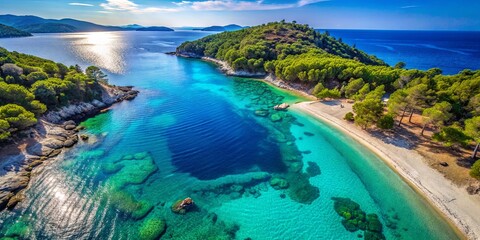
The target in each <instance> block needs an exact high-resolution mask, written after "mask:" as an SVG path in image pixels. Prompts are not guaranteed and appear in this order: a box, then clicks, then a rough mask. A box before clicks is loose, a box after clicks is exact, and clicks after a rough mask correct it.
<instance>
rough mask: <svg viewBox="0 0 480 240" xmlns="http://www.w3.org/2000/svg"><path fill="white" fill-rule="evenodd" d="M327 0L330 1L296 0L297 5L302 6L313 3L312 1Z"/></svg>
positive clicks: (317, 0)
mask: <svg viewBox="0 0 480 240" xmlns="http://www.w3.org/2000/svg"><path fill="white" fill-rule="evenodd" d="M328 1H330V0H300V1H298V3H297V5H298V6H299V7H303V6H306V5H310V4H314V3H319V2H328Z"/></svg>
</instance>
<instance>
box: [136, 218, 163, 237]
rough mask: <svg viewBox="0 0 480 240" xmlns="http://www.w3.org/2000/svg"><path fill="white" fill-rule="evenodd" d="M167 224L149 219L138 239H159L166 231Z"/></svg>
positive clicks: (142, 226) (144, 223)
mask: <svg viewBox="0 0 480 240" xmlns="http://www.w3.org/2000/svg"><path fill="white" fill-rule="evenodd" d="M166 229H167V224H166V223H165V221H164V220H161V219H155V218H149V219H147V220H146V221H144V222H143V224H142V225H141V226H140V228H139V232H138V238H139V239H140V240H156V239H159V238H160V237H161V236H162V235H163V234H164V233H165V231H166Z"/></svg>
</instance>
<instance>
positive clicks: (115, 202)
mask: <svg viewBox="0 0 480 240" xmlns="http://www.w3.org/2000/svg"><path fill="white" fill-rule="evenodd" d="M108 197H109V200H110V204H111V205H112V206H113V207H114V208H115V209H117V210H118V211H119V212H120V213H122V214H124V215H125V216H128V217H131V218H132V219H134V220H139V219H142V218H144V217H145V216H146V215H147V214H148V213H149V212H150V211H151V210H152V209H153V206H152V205H151V204H150V203H148V202H146V201H138V200H137V199H135V197H134V196H133V195H132V194H130V193H128V192H126V191H123V190H115V189H112V190H111V191H109V193H108Z"/></svg>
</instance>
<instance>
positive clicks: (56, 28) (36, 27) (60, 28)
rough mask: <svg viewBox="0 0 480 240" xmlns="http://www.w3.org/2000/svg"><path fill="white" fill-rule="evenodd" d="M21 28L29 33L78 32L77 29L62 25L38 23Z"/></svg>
mask: <svg viewBox="0 0 480 240" xmlns="http://www.w3.org/2000/svg"><path fill="white" fill-rule="evenodd" d="M21 28H22V30H23V31H26V32H29V33H69V32H76V31H77V28H76V27H74V26H72V25H68V24H61V23H38V24H31V25H27V26H22V27H21Z"/></svg>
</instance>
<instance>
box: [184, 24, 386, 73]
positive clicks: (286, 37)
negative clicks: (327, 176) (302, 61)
mask: <svg viewBox="0 0 480 240" xmlns="http://www.w3.org/2000/svg"><path fill="white" fill-rule="evenodd" d="M312 49H319V50H321V51H323V52H325V53H330V54H333V55H337V56H341V57H343V58H348V59H355V60H357V61H359V62H362V63H366V64H372V65H386V64H385V63H384V62H383V61H381V60H379V59H378V58H376V57H374V56H370V55H368V54H366V53H364V52H362V51H360V50H358V49H356V48H353V47H351V46H349V45H347V44H345V43H342V42H341V41H338V40H336V39H335V38H333V37H331V36H329V34H328V33H319V32H317V31H315V30H314V29H313V28H310V27H308V26H307V25H301V24H297V23H286V22H283V21H282V22H274V23H268V24H264V25H260V26H255V27H251V28H246V29H242V30H239V31H234V32H223V33H219V34H215V35H211V36H207V37H204V38H202V39H200V40H197V41H193V42H185V43H183V44H182V45H181V46H180V47H178V49H177V52H178V53H180V54H181V53H190V54H195V55H198V56H208V57H214V58H217V59H221V60H225V61H227V62H228V63H229V64H230V65H231V66H232V67H234V68H235V69H237V70H248V71H264V65H265V63H266V62H267V61H272V60H280V59H284V58H286V57H287V56H289V55H297V54H302V53H306V52H308V51H309V50H312Z"/></svg>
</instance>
